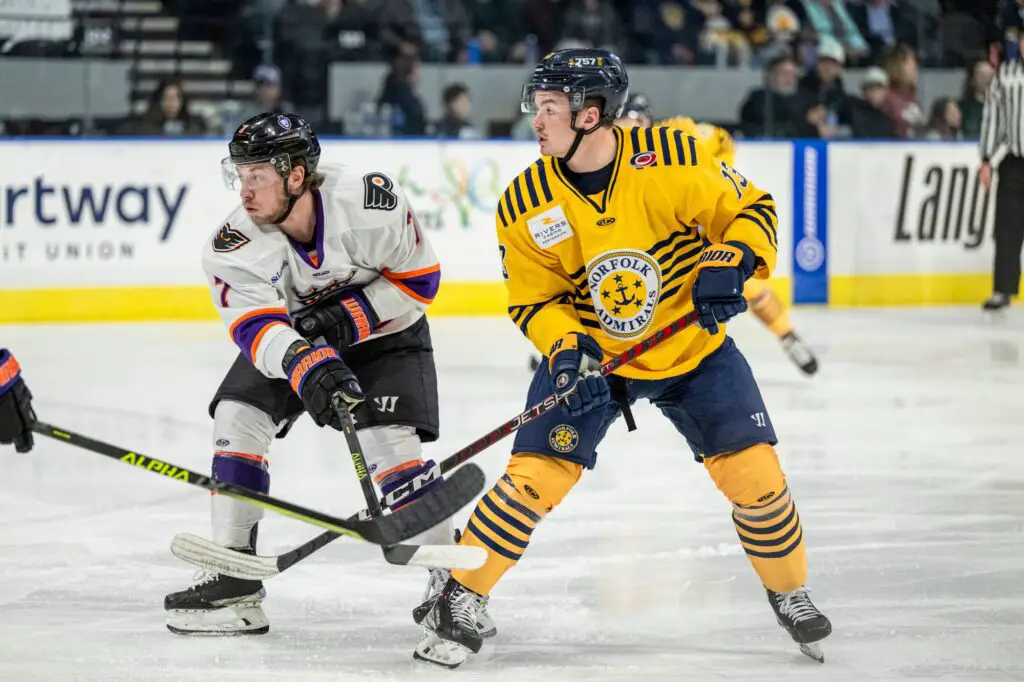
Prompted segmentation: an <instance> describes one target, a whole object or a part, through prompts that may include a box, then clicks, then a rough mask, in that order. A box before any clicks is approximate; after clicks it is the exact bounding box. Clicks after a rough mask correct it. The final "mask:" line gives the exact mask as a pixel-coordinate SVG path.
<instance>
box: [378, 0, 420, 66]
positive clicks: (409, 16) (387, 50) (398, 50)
mask: <svg viewBox="0 0 1024 682" xmlns="http://www.w3.org/2000/svg"><path fill="white" fill-rule="evenodd" d="M374 12H375V13H376V15H377V19H378V21H379V24H378V27H379V30H380V33H379V35H378V38H379V39H380V43H381V48H382V50H383V52H384V56H385V57H386V58H388V59H393V58H395V57H397V56H400V55H404V56H409V57H411V56H414V55H417V54H419V51H420V45H422V43H423V34H422V32H421V30H420V24H419V21H417V17H416V15H415V14H414V13H413V10H412V0H380V1H379V2H375V3H374Z"/></svg>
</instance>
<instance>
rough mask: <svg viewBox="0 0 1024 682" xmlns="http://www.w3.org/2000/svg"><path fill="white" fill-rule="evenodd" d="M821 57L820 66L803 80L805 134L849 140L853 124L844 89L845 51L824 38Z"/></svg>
mask: <svg viewBox="0 0 1024 682" xmlns="http://www.w3.org/2000/svg"><path fill="white" fill-rule="evenodd" d="M817 54H818V63H817V66H816V67H815V68H814V69H813V70H811V71H809V72H808V73H807V74H806V75H805V76H804V77H803V78H801V79H800V88H799V90H798V92H797V96H798V97H799V98H800V105H801V108H802V110H803V120H804V124H805V128H804V134H806V135H808V136H810V137H820V138H822V139H833V138H836V137H845V136H846V133H847V132H848V130H846V126H849V125H850V121H851V116H850V104H849V97H848V96H847V94H846V90H845V89H844V87H843V65H844V64H845V62H846V53H845V50H843V46H842V45H840V44H839V41H838V40H836V39H835V38H832V37H829V36H822V38H821V39H820V41H819V42H818V49H817Z"/></svg>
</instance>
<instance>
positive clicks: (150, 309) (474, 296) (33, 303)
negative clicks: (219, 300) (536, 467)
mask: <svg viewBox="0 0 1024 682" xmlns="http://www.w3.org/2000/svg"><path fill="white" fill-rule="evenodd" d="M767 283H768V285H769V286H770V287H771V288H772V289H773V290H774V291H775V292H776V293H777V294H778V295H779V297H780V298H781V299H782V301H783V303H785V304H786V305H789V304H790V303H791V301H792V298H793V297H792V294H791V286H790V280H789V278H788V277H787V278H780V279H771V280H768V282H767ZM507 300H508V299H507V294H506V291H505V284H504V283H503V282H445V283H442V284H441V288H440V290H439V291H438V292H437V297H436V298H435V299H434V302H433V303H431V304H430V316H431V317H434V316H440V315H458V316H480V315H505V314H507V313H506V310H507V305H508V304H507ZM214 319H217V314H216V311H215V310H214V307H213V302H212V301H211V299H210V290H209V289H208V288H207V287H205V286H137V287H113V286H112V287H89V288H79V289H6V290H3V291H0V324H18V323H29V322H38V323H50V322H156V321H184V320H214Z"/></svg>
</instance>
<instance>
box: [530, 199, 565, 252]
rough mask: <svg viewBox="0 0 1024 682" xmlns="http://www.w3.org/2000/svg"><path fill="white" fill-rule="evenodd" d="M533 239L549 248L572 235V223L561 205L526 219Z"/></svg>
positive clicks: (540, 245) (541, 245) (543, 246)
mask: <svg viewBox="0 0 1024 682" xmlns="http://www.w3.org/2000/svg"><path fill="white" fill-rule="evenodd" d="M526 226H527V227H529V228H530V234H531V235H533V241H534V242H536V243H537V246H539V247H540V248H542V249H548V248H551V247H552V246H554V245H555V244H558V243H559V242H564V241H565V240H566V239H569V238H570V237H572V235H573V232H572V225H570V224H569V219H568V218H566V217H565V211H563V210H562V207H561V206H555V207H554V208H549V209H548V210H546V211H544V212H543V213H540V214H538V215H536V216H534V217H532V218H529V219H528V220H527V221H526Z"/></svg>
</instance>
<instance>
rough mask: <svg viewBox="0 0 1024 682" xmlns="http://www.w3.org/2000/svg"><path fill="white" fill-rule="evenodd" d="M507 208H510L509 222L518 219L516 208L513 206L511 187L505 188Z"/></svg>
mask: <svg viewBox="0 0 1024 682" xmlns="http://www.w3.org/2000/svg"><path fill="white" fill-rule="evenodd" d="M505 208H506V209H507V210H508V219H509V222H513V223H514V222H515V221H516V210H515V209H514V208H512V188H511V187H509V188H508V189H506V190H505Z"/></svg>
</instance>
